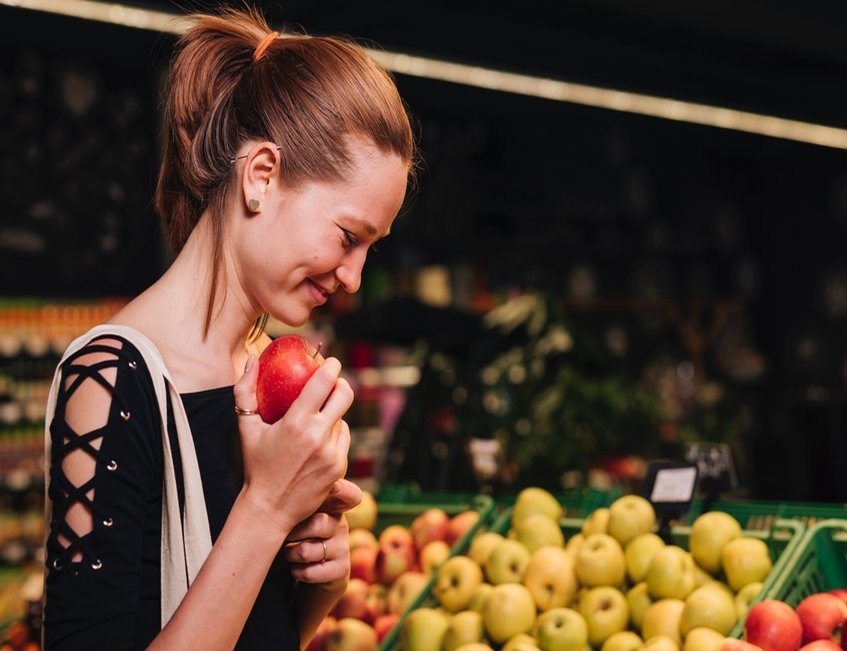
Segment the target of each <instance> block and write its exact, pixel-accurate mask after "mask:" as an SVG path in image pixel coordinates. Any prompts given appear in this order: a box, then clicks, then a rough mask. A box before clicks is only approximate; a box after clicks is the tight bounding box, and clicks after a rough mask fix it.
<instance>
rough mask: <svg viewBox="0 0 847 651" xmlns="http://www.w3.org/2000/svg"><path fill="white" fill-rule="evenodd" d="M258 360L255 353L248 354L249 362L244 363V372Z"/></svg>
mask: <svg viewBox="0 0 847 651" xmlns="http://www.w3.org/2000/svg"><path fill="white" fill-rule="evenodd" d="M255 361H256V357H255V356H254V355H247V362H246V363H245V364H244V372H245V373H246V372H247V371H249V370H250V369H251V368H253V362H255Z"/></svg>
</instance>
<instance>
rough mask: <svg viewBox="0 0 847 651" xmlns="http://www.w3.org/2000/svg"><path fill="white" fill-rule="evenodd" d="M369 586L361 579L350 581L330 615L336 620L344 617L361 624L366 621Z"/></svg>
mask: <svg viewBox="0 0 847 651" xmlns="http://www.w3.org/2000/svg"><path fill="white" fill-rule="evenodd" d="M369 585H370V584H369V583H368V582H367V581H365V580H363V579H350V580H349V581H348V582H347V587H346V588H345V590H344V592H343V593H341V596H340V597H339V598H338V601H336V602H335V606H333V608H332V612H331V613H330V614H331V615H332V616H333V617H335V618H336V619H338V620H341V619H344V618H345V617H352V618H354V619H360V620H362V621H363V622H364V621H367V619H368V616H367V615H368V603H367V597H368V586H369Z"/></svg>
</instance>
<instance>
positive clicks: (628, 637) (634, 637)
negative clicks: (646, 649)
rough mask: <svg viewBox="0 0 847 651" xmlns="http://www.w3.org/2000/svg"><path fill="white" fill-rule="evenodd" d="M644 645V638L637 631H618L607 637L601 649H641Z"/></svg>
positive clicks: (620, 650) (607, 650)
mask: <svg viewBox="0 0 847 651" xmlns="http://www.w3.org/2000/svg"><path fill="white" fill-rule="evenodd" d="M643 646H644V640H642V639H641V636H640V635H639V634H638V633H636V632H635V631H618V632H617V633H612V634H611V635H610V636H609V637H607V638H606V641H605V642H603V645H602V646H601V647H600V651H641V649H642V647H643Z"/></svg>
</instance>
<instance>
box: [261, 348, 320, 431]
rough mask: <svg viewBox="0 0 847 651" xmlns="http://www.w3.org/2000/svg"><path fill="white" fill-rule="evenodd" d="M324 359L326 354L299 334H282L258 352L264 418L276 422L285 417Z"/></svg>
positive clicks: (262, 414) (269, 421)
mask: <svg viewBox="0 0 847 651" xmlns="http://www.w3.org/2000/svg"><path fill="white" fill-rule="evenodd" d="M321 362H323V356H321V355H320V354H318V350H317V349H315V348H314V347H313V346H312V345H311V344H310V343H309V342H308V341H306V340H305V339H304V338H303V337H301V336H299V335H282V336H281V337H277V338H276V339H274V340H273V341H272V342H271V343H270V344H268V346H267V347H266V348H265V350H263V351H262V354H261V355H259V380H258V384H257V385H256V399H257V400H258V403H259V414H260V415H261V417H262V420H264V421H265V422H266V423H274V422H276V421H278V420H279V419H280V418H282V417H283V415H285V412H286V411H288V409H289V407H291V403H293V402H294V400H295V399H296V398H297V396H299V395H300V392H301V391H302V390H303V387H304V386H305V384H306V382H307V381H308V380H309V378H310V377H312V374H313V373H314V372H315V371H316V370H317V368H318V366H320V365H321Z"/></svg>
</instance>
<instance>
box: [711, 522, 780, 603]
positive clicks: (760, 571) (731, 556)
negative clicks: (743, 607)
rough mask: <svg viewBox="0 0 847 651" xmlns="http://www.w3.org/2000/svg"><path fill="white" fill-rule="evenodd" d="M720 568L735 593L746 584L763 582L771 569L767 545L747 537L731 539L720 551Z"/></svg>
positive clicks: (757, 539)
mask: <svg viewBox="0 0 847 651" xmlns="http://www.w3.org/2000/svg"><path fill="white" fill-rule="evenodd" d="M721 568H722V569H723V573H724V576H725V577H726V582H727V583H728V584H729V587H730V588H732V589H733V590H734V591H735V592H738V591H739V590H741V588H743V587H744V586H745V585H747V584H748V583H758V582H760V581H764V580H765V579H766V578H767V576H768V574H770V572H771V570H772V569H773V562H772V561H771V555H770V551H769V550H768V545H767V543H766V542H765V541H764V540H762V539H761V538H754V537H753V536H747V535H742V536H739V537H738V538H733V539H732V540H730V541H729V542H728V543H726V544H725V545H724V546H723V549H722V550H721Z"/></svg>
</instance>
